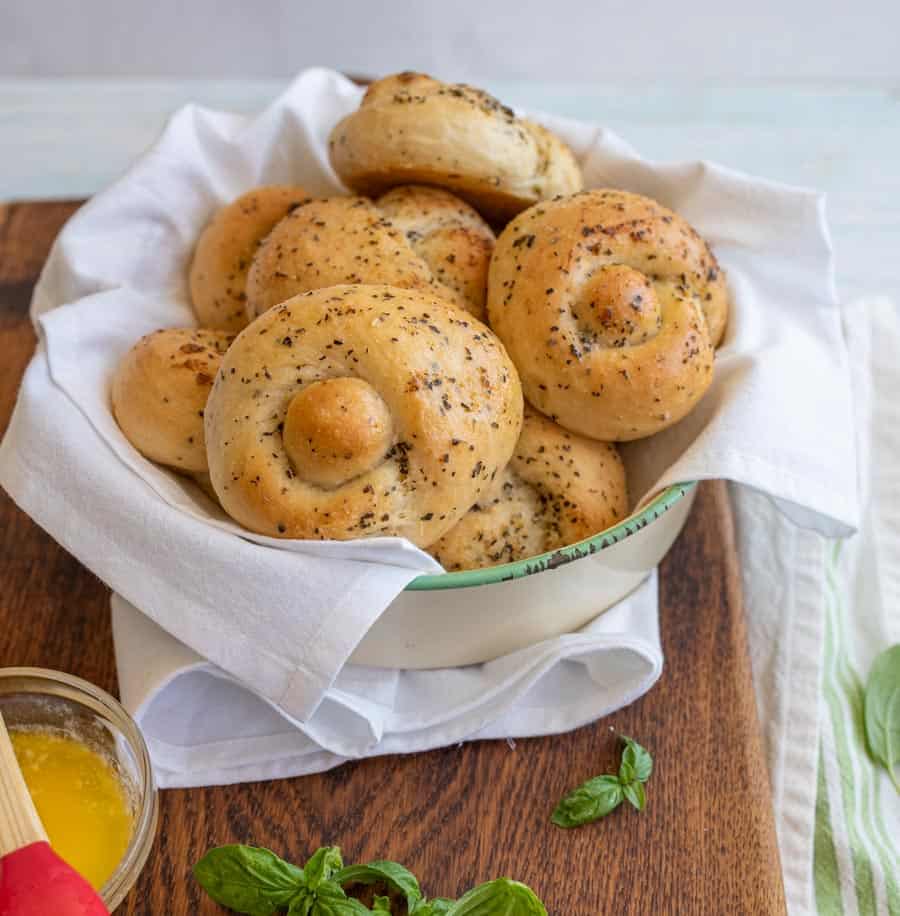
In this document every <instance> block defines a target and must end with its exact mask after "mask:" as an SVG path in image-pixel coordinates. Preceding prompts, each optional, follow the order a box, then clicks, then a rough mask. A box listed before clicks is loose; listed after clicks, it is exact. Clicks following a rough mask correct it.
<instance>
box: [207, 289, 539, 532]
mask: <svg viewBox="0 0 900 916" xmlns="http://www.w3.org/2000/svg"><path fill="white" fill-rule="evenodd" d="M521 424H522V392H521V388H520V386H519V381H518V377H517V375H516V372H515V369H514V368H513V366H512V363H511V362H510V361H509V358H508V356H507V355H506V351H505V350H504V349H503V347H502V346H501V345H500V342H499V341H498V340H497V338H496V337H495V336H494V334H493V333H492V332H491V331H490V330H488V329H487V328H486V327H485V326H484V325H482V324H481V323H480V322H478V321H476V320H475V319H473V318H472V317H471V316H469V315H467V314H464V313H462V312H460V311H459V310H458V309H456V308H455V307H453V306H450V305H447V304H446V303H444V302H443V301H441V300H439V299H437V298H435V297H434V296H430V295H424V294H422V293H420V292H417V291H412V290H403V289H400V288H397V287H389V286H356V285H342V286H334V287H328V288H325V289H318V290H314V291H312V292H310V293H307V294H305V295H301V296H296V297H295V298H293V299H289V300H288V301H287V302H284V303H282V304H281V305H279V306H277V307H276V308H274V309H271V310H270V311H268V312H266V313H265V314H264V315H262V316H260V317H259V318H257V319H256V321H255V322H253V324H252V325H250V326H249V327H248V328H247V329H246V330H245V331H244V332H243V333H242V334H241V335H240V337H238V339H237V340H236V341H235V343H234V345H233V346H232V348H231V349H230V350H229V352H228V354H227V355H226V357H225V359H224V361H223V364H222V368H221V371H220V372H219V375H218V377H217V379H216V383H215V385H214V387H213V390H212V394H211V395H210V398H209V403H208V405H207V409H206V442H207V452H208V455H209V470H210V477H211V479H212V483H213V487H214V488H215V490H216V493H217V494H218V496H219V500H220V502H221V504H222V506H223V508H224V509H225V511H226V512H228V513H229V514H230V515H231V516H232V517H233V518H235V519H236V520H237V521H238V522H240V523H241V524H243V525H245V526H246V527H247V528H249V529H251V530H252V531H256V532H259V533H262V534H267V535H272V536H274V537H285V538H317V539H325V538H334V539H336V540H347V539H350V538H359V537H371V536H374V535H400V536H403V537H407V538H409V539H410V540H411V541H412V542H413V543H414V544H417V545H419V546H422V547H427V546H428V545H429V544H432V543H433V542H434V541H436V540H437V539H438V538H439V537H440V536H441V535H442V534H444V533H445V532H446V531H448V530H449V529H450V528H451V527H453V525H454V524H455V523H456V522H457V521H458V520H459V519H460V518H461V517H462V516H463V515H464V514H465V513H466V512H467V511H468V509H469V507H470V506H471V505H472V504H473V503H474V502H475V501H476V500H477V499H478V498H479V496H480V495H481V494H482V493H483V492H484V491H485V489H486V488H487V487H488V486H490V484H491V483H492V482H493V480H494V479H495V477H496V475H497V474H498V473H499V471H500V470H501V469H502V468H503V467H504V466H505V465H506V463H507V462H508V461H509V458H510V456H511V455H512V452H513V448H514V447H515V444H516V440H517V439H518V435H519V431H520V428H521Z"/></svg>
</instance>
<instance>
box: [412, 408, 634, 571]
mask: <svg viewBox="0 0 900 916" xmlns="http://www.w3.org/2000/svg"><path fill="white" fill-rule="evenodd" d="M627 513H628V488H627V486H626V483H625V468H624V466H623V464H622V459H621V458H620V457H619V452H618V450H617V449H616V447H615V445H612V444H610V443H607V442H597V441H596V440H594V439H587V438H585V437H584V436H578V435H576V434H575V433H570V432H568V431H567V430H565V429H563V428H562V427H561V426H559V425H558V424H556V423H554V422H552V421H551V420H548V419H547V418H546V417H544V416H542V415H541V414H539V413H538V412H537V411H535V410H532V409H530V408H529V407H527V406H526V408H525V420H524V423H523V424H522V433H521V435H520V436H519V441H518V444H517V445H516V450H515V453H514V454H513V457H512V460H511V461H510V462H509V464H508V465H507V467H506V468H505V470H504V471H503V473H502V474H501V475H500V476H498V478H497V480H496V481H495V483H494V486H493V487H492V488H491V489H490V491H489V492H487V493H486V494H485V495H484V496H483V497H481V499H479V501H478V502H477V503H476V504H475V505H474V506H473V507H472V508H471V509H470V510H469V512H468V513H467V514H466V515H465V516H464V517H463V518H462V520H461V521H460V522H459V523H457V524H456V525H455V526H454V527H453V528H451V529H450V531H448V532H447V534H445V535H444V536H443V537H442V538H441V539H440V540H439V541H438V542H437V543H436V544H435V545H434V546H433V547H432V548H431V551H430V552H431V553H432V554H433V555H434V557H435V559H436V560H437V561H438V562H439V563H441V564H442V565H443V567H444V568H445V569H446V570H448V571H453V570H460V569H478V568H480V567H485V566H496V565H498V564H499V563H512V562H513V561H515V560H524V559H526V558H527V557H533V556H536V555H537V554H540V553H545V552H547V551H551V550H557V549H558V548H560V547H566V546H568V545H569V544H574V543H576V542H577V541H580V540H583V539H584V538H586V537H590V536H591V535H593V534H596V533H597V532H599V531H603V530H605V529H606V528H609V527H610V526H611V525H614V524H615V523H616V522H618V521H621V519H623V518H624V517H625V516H626V515H627Z"/></svg>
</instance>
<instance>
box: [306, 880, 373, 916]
mask: <svg viewBox="0 0 900 916" xmlns="http://www.w3.org/2000/svg"><path fill="white" fill-rule="evenodd" d="M314 893H315V898H316V899H315V903H313V905H312V909H310V911H309V916H358V914H363V913H371V912H372V911H371V910H370V909H369V908H368V907H367V906H364V905H363V904H362V903H360V902H359V901H358V900H354V899H353V898H352V897H348V896H347V895H346V894H345V893H344V891H343V889H342V888H341V886H340V885H339V884H335V883H334V882H333V881H323V882H322V883H321V884H320V885H319V886H318V888H316V890H315V892H314Z"/></svg>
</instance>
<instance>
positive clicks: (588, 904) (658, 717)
mask: <svg viewBox="0 0 900 916" xmlns="http://www.w3.org/2000/svg"><path fill="white" fill-rule="evenodd" d="M76 207H77V204H76V203H71V202H60V203H56V202H53V203H41V204H34V203H28V204H12V205H8V206H6V207H3V206H0V432H2V431H3V430H5V429H6V425H7V423H8V420H9V415H10V412H11V410H12V407H13V403H14V399H15V395H16V389H17V386H18V382H19V379H20V377H21V374H22V372H23V370H24V369H25V366H26V364H27V362H28V359H29V357H30V355H31V353H32V351H33V348H34V334H33V332H32V329H31V325H30V323H29V321H28V318H27V309H28V302H29V297H30V293H31V288H32V285H33V283H34V281H35V279H36V277H37V274H38V271H39V269H40V267H41V264H42V263H43V260H44V258H45V257H46V253H47V251H48V249H49V246H50V244H51V242H52V240H53V238H54V237H55V235H56V233H57V231H58V230H59V228H60V226H61V225H62V223H63V222H64V221H65V219H66V218H67V217H68V216H69V215H70V214H71V213H72V212H73V211H74V210H75V209H76ZM660 618H661V620H660V623H661V627H662V640H663V646H664V648H665V652H666V668H665V671H664V673H663V676H662V679H661V680H660V681H659V683H658V684H657V685H656V686H655V687H654V688H653V690H651V691H650V693H649V694H648V695H647V696H645V697H644V698H643V699H641V700H639V701H638V702H636V703H634V704H632V705H631V706H630V707H628V708H627V709H624V710H622V711H621V712H618V713H616V714H614V715H612V716H608V717H607V718H605V719H603V720H601V721H599V722H597V723H595V724H594V725H590V726H587V727H585V728H582V729H579V730H578V731H576V732H573V733H571V734H567V735H563V736H560V737H556V738H542V739H529V740H519V741H516V742H515V743H514V745H513V744H507V743H506V742H503V741H493V742H478V743H473V744H466V745H461V746H457V747H451V748H447V749H445V750H439V751H433V752H430V753H425V754H418V755H414V756H407V757H384V758H378V759H374V760H366V761H361V762H359V763H355V764H346V765H344V766H342V767H340V768H338V769H336V770H333V771H332V772H330V773H324V774H322V775H318V776H306V777H302V778H299V779H288V780H278V781H275V782H268V783H256V784H251V785H242V786H230V787H225V788H212V789H191V790H169V791H165V792H162V793H161V812H160V824H159V833H158V837H157V841H156V845H155V847H154V850H153V853H152V854H151V857H150V860H149V862H148V863H147V867H146V869H145V871H144V873H143V874H142V876H141V878H140V880H139V882H138V884H137V886H136V887H135V889H134V890H133V891H132V893H131V894H130V895H129V896H128V898H127V900H126V901H125V903H124V904H123V905H122V906H121V907H120V909H119V911H118V912H119V913H125V914H146V916H162V914H166V916H179V914H197V913H200V914H212V913H219V912H221V911H220V910H219V909H218V908H217V907H216V906H215V905H213V904H212V903H211V902H210V901H209V900H208V899H206V898H205V897H204V895H203V894H202V893H200V892H199V888H198V886H197V885H196V883H195V882H194V881H193V879H192V878H191V876H190V867H191V865H192V864H193V863H194V862H195V861H196V860H197V859H198V858H199V857H200V855H202V853H203V852H204V851H205V850H206V849H207V848H208V847H210V846H212V845H216V844H220V843H230V842H252V843H256V844H260V845H266V846H269V847H271V848H272V849H274V850H276V851H277V852H279V853H280V854H282V855H284V856H285V857H286V858H290V859H292V860H293V861H298V862H302V861H304V860H305V858H306V857H307V855H308V854H309V853H311V852H312V851H313V850H315V849H316V848H317V847H318V846H320V845H324V844H337V845H340V846H341V847H342V849H343V851H344V856H345V858H346V859H347V860H348V861H351V862H357V861H368V860H370V859H375V858H388V859H395V860H397V861H400V862H403V863H404V864H406V865H407V866H408V867H410V868H411V869H412V870H413V871H414V872H415V873H416V874H417V875H418V876H419V877H420V879H421V882H422V884H423V888H424V890H425V891H426V893H427V894H428V895H429V896H437V895H444V896H456V895H458V894H461V893H462V892H464V891H465V890H466V889H468V888H469V887H470V886H472V885H473V884H475V883H477V882H480V881H482V880H486V879H489V878H493V877H497V876H499V875H509V876H511V877H515V878H518V879H520V880H522V881H525V882H526V883H528V884H529V885H531V886H532V887H533V888H534V889H535V891H537V893H538V894H539V895H540V896H541V897H542V898H543V900H544V901H545V902H546V904H547V909H548V911H549V912H550V913H551V914H554V916H598V914H617V916H619V914H635V916H646V914H668V913H671V914H679V916H690V914H698V916H699V914H704V916H705V914H719V913H721V914H730V916H737V914H745V913H746V914H763V913H784V912H785V905H784V897H783V890H782V882H781V870H780V865H779V860H778V852H777V847H776V839H775V829H774V822H773V817H772V807H771V801H770V794H769V786H768V782H767V777H766V771H765V764H764V760H763V753H762V746H761V740H760V730H759V723H758V721H757V717H756V708H755V705H754V699H753V691H752V684H751V679H750V664H749V658H748V654H747V639H746V630H745V626H744V619H743V611H742V606H741V595H740V580H739V570H738V566H737V559H736V554H735V545H734V532H733V527H732V518H731V510H730V506H729V502H728V496H727V491H726V489H725V485H724V484H722V483H708V484H704V485H702V486H701V487H700V490H699V493H698V497H697V501H696V504H695V506H694V510H693V512H692V514H691V517H690V519H689V521H688V524H687V526H686V528H685V530H684V532H683V534H682V535H681V537H679V539H678V541H677V542H676V544H675V546H674V547H673V549H672V551H671V552H670V553H669V555H668V556H667V558H666V559H665V561H664V562H663V564H662V567H661V571H660ZM0 665H39V666H43V667H48V668H58V669H61V670H64V671H69V672H71V673H73V674H77V675H80V676H81V677H84V678H87V679H88V680H89V681H93V682H94V683H96V684H99V685H100V686H101V687H104V688H106V689H107V690H110V691H112V692H115V690H116V675H115V665H114V659H113V646H112V636H111V632H110V619H109V590H108V589H107V588H106V587H105V586H104V585H103V583H101V582H100V581H99V580H98V579H96V578H95V577H94V576H93V575H92V574H91V573H90V572H88V571H87V570H86V569H85V568H84V567H82V566H81V565H80V564H79V563H78V562H77V561H76V560H75V559H73V558H72V557H71V556H70V555H69V554H68V553H66V552H65V551H64V550H63V549H62V548H61V547H59V546H58V545H57V544H56V543H55V542H54V541H53V540H52V539H51V538H50V537H49V536H48V535H47V534H45V533H44V532H43V531H41V530H40V529H39V528H38V527H37V526H36V525H35V524H34V523H33V522H31V520H30V519H29V518H27V517H26V516H25V515H24V514H22V513H21V512H20V511H19V510H18V509H17V508H16V507H15V506H14V505H13V503H12V501H11V500H10V499H9V498H8V497H7V496H6V495H5V494H4V493H2V492H0ZM614 732H624V733H626V734H629V735H632V736H634V737H635V738H637V740H639V741H640V742H641V743H643V744H644V745H646V747H648V748H649V749H650V750H651V752H652V753H653V755H654V758H655V761H656V768H655V771H654V773H653V776H652V779H651V781H650V783H649V784H648V791H647V795H648V804H647V808H646V810H645V811H644V812H643V813H641V814H638V813H637V812H635V811H633V810H626V809H625V808H624V807H623V808H622V809H620V810H618V811H616V812H615V813H614V814H613V815H611V816H610V817H608V818H606V819H605V820H603V821H601V822H599V823H597V824H594V825H591V826H588V827H583V828H581V829H578V830H572V831H562V830H559V829H558V828H556V827H554V826H552V825H551V823H550V820H549V818H550V812H551V811H552V809H553V807H554V805H555V803H556V801H557V800H558V799H559V798H560V796H561V795H562V794H563V793H564V792H565V791H566V790H567V789H569V788H572V787H574V786H575V785H577V784H578V783H580V782H581V781H583V780H584V779H586V778H588V777H590V776H593V775H596V774H597V773H599V772H604V771H609V770H611V769H612V768H613V767H614V765H615V762H616V760H617V756H618V748H617V745H616V739H615V736H614Z"/></svg>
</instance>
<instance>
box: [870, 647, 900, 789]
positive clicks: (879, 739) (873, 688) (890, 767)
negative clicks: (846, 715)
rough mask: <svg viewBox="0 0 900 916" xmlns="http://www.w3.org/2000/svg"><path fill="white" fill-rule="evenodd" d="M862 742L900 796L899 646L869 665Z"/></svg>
mask: <svg viewBox="0 0 900 916" xmlns="http://www.w3.org/2000/svg"><path fill="white" fill-rule="evenodd" d="M865 712H866V738H867V740H868V744H869V751H870V752H871V754H872V756H873V757H874V758H875V761H876V762H877V763H880V764H881V765H882V766H883V767H884V768H885V769H886V770H887V772H888V776H890V778H891V782H892V783H893V784H894V788H895V789H896V790H897V791H898V792H900V774H898V772H897V771H898V769H900V643H898V644H897V645H896V646H891V648H890V649H886V650H885V651H884V652H882V653H881V655H879V656H878V657H877V658H876V659H875V661H874V662H873V663H872V670H871V671H870V672H869V679H868V681H867V682H866V703H865Z"/></svg>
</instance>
